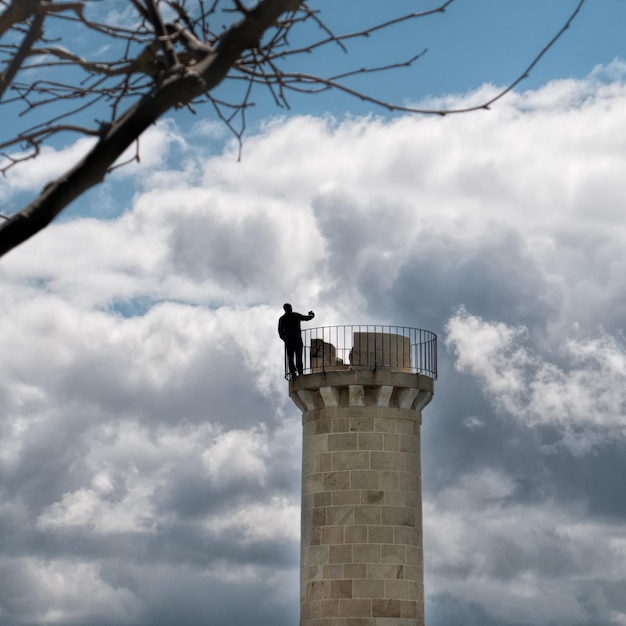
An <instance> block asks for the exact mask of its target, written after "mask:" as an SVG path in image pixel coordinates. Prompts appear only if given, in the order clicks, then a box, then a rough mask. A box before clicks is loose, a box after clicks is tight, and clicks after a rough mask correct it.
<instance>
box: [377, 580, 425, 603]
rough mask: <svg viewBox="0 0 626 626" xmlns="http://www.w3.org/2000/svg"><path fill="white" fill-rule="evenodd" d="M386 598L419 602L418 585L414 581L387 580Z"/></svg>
mask: <svg viewBox="0 0 626 626" xmlns="http://www.w3.org/2000/svg"><path fill="white" fill-rule="evenodd" d="M385 597H386V598H389V599H393V600H414V601H417V598H418V589H417V585H416V583H415V582H414V581H412V580H390V579H389V580H385Z"/></svg>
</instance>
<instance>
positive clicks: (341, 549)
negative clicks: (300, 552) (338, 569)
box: [326, 544, 352, 563]
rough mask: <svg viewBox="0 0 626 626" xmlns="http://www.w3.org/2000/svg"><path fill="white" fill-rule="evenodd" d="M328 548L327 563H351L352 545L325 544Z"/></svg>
mask: <svg viewBox="0 0 626 626" xmlns="http://www.w3.org/2000/svg"><path fill="white" fill-rule="evenodd" d="M326 547H327V548H328V563H352V545H351V544H343V545H334V546H326Z"/></svg>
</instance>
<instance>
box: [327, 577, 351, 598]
mask: <svg viewBox="0 0 626 626" xmlns="http://www.w3.org/2000/svg"><path fill="white" fill-rule="evenodd" d="M330 597H331V598H351V597H352V581H351V580H332V581H331V582H330Z"/></svg>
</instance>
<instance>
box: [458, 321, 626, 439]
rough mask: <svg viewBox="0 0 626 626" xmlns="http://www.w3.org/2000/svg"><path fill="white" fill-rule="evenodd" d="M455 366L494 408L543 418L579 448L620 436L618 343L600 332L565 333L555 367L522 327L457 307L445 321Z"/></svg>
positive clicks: (623, 371)
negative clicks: (574, 335) (569, 335)
mask: <svg viewBox="0 0 626 626" xmlns="http://www.w3.org/2000/svg"><path fill="white" fill-rule="evenodd" d="M446 330H447V338H446V343H447V345H448V346H449V347H450V348H451V349H452V350H453V351H454V353H455V356H456V367H457V368H458V369H459V370H460V371H461V372H465V373H469V374H472V375H473V376H475V377H476V378H477V379H478V381H479V382H480V383H481V384H482V385H483V387H484V392H485V394H486V395H487V396H488V397H489V398H490V399H491V400H492V402H493V403H494V404H495V405H496V406H497V407H498V408H499V409H500V410H503V411H505V412H507V413H509V414H511V415H513V416H514V417H516V418H518V419H520V420H521V421H522V422H523V423H525V424H528V425H529V426H533V425H537V424H548V425H555V426H557V427H558V428H559V429H560V430H562V432H563V433H564V436H565V439H566V442H567V443H568V444H569V445H570V446H571V447H573V448H574V449H577V450H579V451H583V450H585V449H587V447H588V446H590V445H594V444H598V443H605V442H606V441H608V440H611V439H613V438H615V437H619V438H624V437H626V389H625V387H624V385H623V381H624V380H625V378H626V346H625V345H624V342H623V340H621V339H619V338H616V337H613V336H610V335H607V334H605V333H603V334H601V335H600V336H599V337H597V338H594V339H573V338H569V339H567V340H566V341H565V342H564V343H563V345H562V348H561V354H560V355H559V356H560V357H561V358H564V359H565V362H566V363H567V365H566V366H565V367H560V366H558V365H555V364H554V363H551V362H549V361H548V360H546V357H544V356H542V355H541V354H540V353H538V352H537V351H536V350H533V349H532V348H531V347H530V346H529V345H528V344H529V340H528V330H527V329H526V328H524V327H511V326H508V325H506V324H503V323H500V322H495V323H493V322H486V321H485V320H483V319H481V318H480V317H477V316H473V315H470V314H469V313H467V312H466V311H464V310H461V311H460V312H459V313H457V315H456V316H454V317H453V318H451V319H450V320H449V321H448V324H447V327H446Z"/></svg>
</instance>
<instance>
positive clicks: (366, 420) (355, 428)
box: [349, 415, 374, 433]
mask: <svg viewBox="0 0 626 626" xmlns="http://www.w3.org/2000/svg"><path fill="white" fill-rule="evenodd" d="M349 429H350V431H352V432H359V433H364V432H373V430H374V418H373V417H364V416H362V415H359V416H358V417H351V418H350V422H349Z"/></svg>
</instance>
